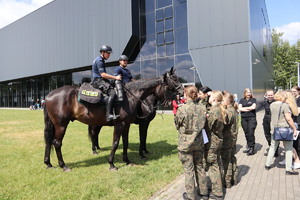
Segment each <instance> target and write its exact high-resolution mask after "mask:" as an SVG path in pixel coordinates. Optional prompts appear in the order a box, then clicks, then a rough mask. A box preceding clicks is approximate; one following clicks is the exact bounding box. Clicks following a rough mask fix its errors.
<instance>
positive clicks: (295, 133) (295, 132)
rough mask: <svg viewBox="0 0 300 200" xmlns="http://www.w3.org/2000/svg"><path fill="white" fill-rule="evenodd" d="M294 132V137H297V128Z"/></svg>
mask: <svg viewBox="0 0 300 200" xmlns="http://www.w3.org/2000/svg"><path fill="white" fill-rule="evenodd" d="M293 132H294V134H293V136H294V137H297V129H294V131H293Z"/></svg>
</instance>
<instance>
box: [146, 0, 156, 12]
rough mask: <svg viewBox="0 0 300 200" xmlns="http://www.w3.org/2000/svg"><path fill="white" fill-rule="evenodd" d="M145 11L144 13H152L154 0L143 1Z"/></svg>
mask: <svg viewBox="0 0 300 200" xmlns="http://www.w3.org/2000/svg"><path fill="white" fill-rule="evenodd" d="M145 10H146V12H153V11H154V0H146V1H145Z"/></svg>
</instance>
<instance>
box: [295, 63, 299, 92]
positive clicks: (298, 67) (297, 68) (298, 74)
mask: <svg viewBox="0 0 300 200" xmlns="http://www.w3.org/2000/svg"><path fill="white" fill-rule="evenodd" d="M295 63H297V65H298V66H297V72H298V74H297V77H298V79H297V85H298V87H299V86H300V69H299V68H300V66H299V64H300V63H299V62H295Z"/></svg>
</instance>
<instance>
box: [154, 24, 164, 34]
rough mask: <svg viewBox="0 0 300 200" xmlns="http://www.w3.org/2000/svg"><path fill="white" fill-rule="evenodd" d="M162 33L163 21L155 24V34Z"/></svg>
mask: <svg viewBox="0 0 300 200" xmlns="http://www.w3.org/2000/svg"><path fill="white" fill-rule="evenodd" d="M163 31H164V21H159V22H156V33H160V32H163Z"/></svg>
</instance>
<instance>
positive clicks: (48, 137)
mask: <svg viewBox="0 0 300 200" xmlns="http://www.w3.org/2000/svg"><path fill="white" fill-rule="evenodd" d="M44 121H45V129H44V139H45V144H46V146H45V156H44V163H45V164H46V165H47V168H52V167H53V166H52V164H51V162H50V153H51V146H52V142H53V138H54V133H55V128H54V125H53V123H52V121H51V119H50V118H49V115H48V111H47V109H46V108H45V110H44Z"/></svg>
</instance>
